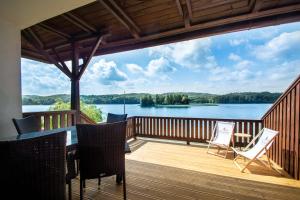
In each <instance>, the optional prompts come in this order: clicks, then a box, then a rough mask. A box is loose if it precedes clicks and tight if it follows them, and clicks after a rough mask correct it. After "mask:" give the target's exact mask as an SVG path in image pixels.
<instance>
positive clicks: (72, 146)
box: [0, 126, 131, 153]
mask: <svg viewBox="0 0 300 200" xmlns="http://www.w3.org/2000/svg"><path fill="white" fill-rule="evenodd" d="M62 131H66V132H67V142H66V148H67V151H72V150H76V149H77V144H78V140H77V130H76V127H75V126H71V127H67V128H58V129H52V130H48V131H38V132H31V133H26V134H21V135H15V136H9V137H3V138H0V140H2V141H10V140H24V139H30V138H35V137H39V136H43V135H48V134H53V133H57V132H62ZM124 150H125V153H131V150H130V147H129V145H128V143H127V142H125V147H124Z"/></svg>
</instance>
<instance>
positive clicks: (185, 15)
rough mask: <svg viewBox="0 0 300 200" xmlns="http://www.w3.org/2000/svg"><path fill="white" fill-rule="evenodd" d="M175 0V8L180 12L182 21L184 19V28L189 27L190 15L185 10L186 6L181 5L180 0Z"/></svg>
mask: <svg viewBox="0 0 300 200" xmlns="http://www.w3.org/2000/svg"><path fill="white" fill-rule="evenodd" d="M175 2H176V6H177V10H178V12H179V14H180V16H181V17H182V19H183V21H184V26H185V27H186V28H188V27H190V26H191V20H190V16H189V14H188V11H187V9H188V8H187V6H186V5H181V2H180V0H175Z"/></svg>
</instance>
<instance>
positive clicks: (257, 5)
mask: <svg viewBox="0 0 300 200" xmlns="http://www.w3.org/2000/svg"><path fill="white" fill-rule="evenodd" d="M262 5H263V1H262V0H253V5H252V9H251V12H253V13H254V12H259V11H260V9H261V8H262Z"/></svg>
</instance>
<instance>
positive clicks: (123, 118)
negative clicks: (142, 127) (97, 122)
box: [106, 113, 127, 123]
mask: <svg viewBox="0 0 300 200" xmlns="http://www.w3.org/2000/svg"><path fill="white" fill-rule="evenodd" d="M126 119H127V114H124V115H117V114H113V113H107V119H106V122H107V123H114V122H121V121H126Z"/></svg>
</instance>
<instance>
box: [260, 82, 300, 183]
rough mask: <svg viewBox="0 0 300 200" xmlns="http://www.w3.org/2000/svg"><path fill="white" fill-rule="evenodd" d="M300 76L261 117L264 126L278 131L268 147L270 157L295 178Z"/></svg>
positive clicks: (299, 139) (299, 174) (298, 173)
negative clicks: (272, 142)
mask: <svg viewBox="0 0 300 200" xmlns="http://www.w3.org/2000/svg"><path fill="white" fill-rule="evenodd" d="M299 118H300V76H299V77H298V78H297V79H296V80H295V81H294V82H293V83H292V84H291V85H290V87H289V88H288V89H287V90H286V91H285V92H284V93H283V94H282V95H281V96H280V97H279V98H278V100H277V101H276V102H275V103H274V104H273V106H272V107H271V108H270V109H269V111H268V112H267V113H266V114H265V115H264V116H263V117H262V121H263V124H264V127H268V128H271V129H274V130H277V131H279V135H278V136H277V137H276V139H275V142H274V144H273V145H272V147H271V148H270V151H269V155H270V157H271V159H272V160H273V161H274V162H275V163H277V164H278V165H279V166H281V167H282V168H283V169H284V170H285V171H286V172H288V173H289V174H290V175H291V176H292V177H294V178H295V179H299V178H300V170H299V162H300V158H299V152H300V149H299V146H300V145H299V143H300V136H299V135H300V121H299Z"/></svg>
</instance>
